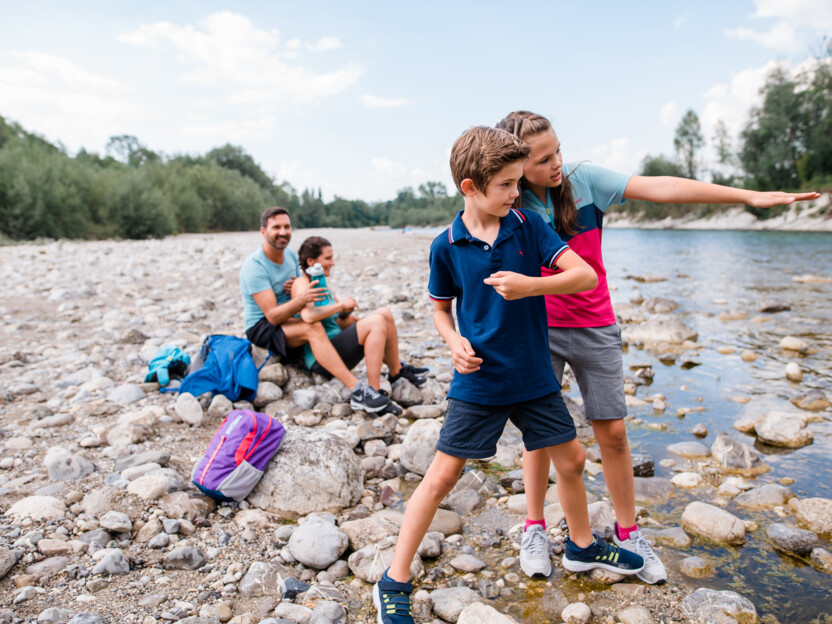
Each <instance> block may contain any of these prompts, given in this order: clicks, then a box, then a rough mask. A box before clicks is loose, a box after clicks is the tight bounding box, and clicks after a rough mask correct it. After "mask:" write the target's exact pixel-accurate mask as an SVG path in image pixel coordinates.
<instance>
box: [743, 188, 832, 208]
mask: <svg viewBox="0 0 832 624" xmlns="http://www.w3.org/2000/svg"><path fill="white" fill-rule="evenodd" d="M818 197H820V193H815V192H812V193H781V192H779V191H772V192H765V191H758V192H756V193H754V194H753V195H752V196H751V198H750V199H749V201H748V202H746V203H747V204H748V205H749V206H753V207H754V208H773V207H774V206H780V205H781V204H793V203H794V202H796V201H806V200H807V199H817V198H818Z"/></svg>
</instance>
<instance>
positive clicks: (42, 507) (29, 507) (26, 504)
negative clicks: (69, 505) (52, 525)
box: [6, 496, 66, 522]
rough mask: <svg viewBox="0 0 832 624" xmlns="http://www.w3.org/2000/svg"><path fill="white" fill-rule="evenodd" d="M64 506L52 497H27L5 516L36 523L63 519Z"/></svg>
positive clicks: (8, 510) (7, 511) (9, 509)
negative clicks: (28, 519)
mask: <svg viewBox="0 0 832 624" xmlns="http://www.w3.org/2000/svg"><path fill="white" fill-rule="evenodd" d="M65 512H66V505H64V504H63V502H61V501H60V500H58V499H57V498H55V497H53V496H27V497H26V498H23V499H21V500H19V501H17V502H16V503H15V504H14V505H12V506H11V507H9V508H8V509H7V510H6V515H7V516H16V517H18V518H20V519H22V518H30V519H31V520H34V521H36V522H40V521H43V520H58V519H60V518H63V517H64V513H65Z"/></svg>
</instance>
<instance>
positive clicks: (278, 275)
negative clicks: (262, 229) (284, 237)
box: [240, 247, 300, 329]
mask: <svg viewBox="0 0 832 624" xmlns="http://www.w3.org/2000/svg"><path fill="white" fill-rule="evenodd" d="M299 275H300V268H299V265H298V254H297V253H295V252H294V251H292V250H291V249H289V248H287V249H285V250H284V252H283V264H276V263H274V262H272V261H271V260H269V259H268V258H267V257H266V254H265V253H264V252H263V248H262V247H261V248H260V249H258V250H257V251H255V252H253V253H252V254H250V255H249V256H248V257H247V258H246V259H245V260H244V261H243V266H241V267H240V294H241V295H242V297H243V312H244V314H245V325H246V329H249V328H251V327H254V326H255V325H256V324H257V322H258V321H259V320H260V319H262V318H264V317H265V315H264V314H263V310H261V309H260V306H259V305H257V302H256V301H255V300H254V297H252V295H254V294H255V293H259V292H262V291H264V290H268V289H269V288H271V289H272V290H273V291H274V294H275V297H276V298H277V303H278V305H280V304H281V303H286V302H287V301H289V299H291V297H290V296H289V295H288V294H286V292H284V290H283V284H284V283H285V282H286V280H288V279H289V278H292V277H298V276H299Z"/></svg>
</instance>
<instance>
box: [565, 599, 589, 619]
mask: <svg viewBox="0 0 832 624" xmlns="http://www.w3.org/2000/svg"><path fill="white" fill-rule="evenodd" d="M560 617H561V618H562V619H563V621H564V622H565V624H587V623H588V622H589V620H590V618H591V617H592V611H591V610H590V608H589V606H588V605H587V604H586V603H583V602H573V603H572V604H570V605H568V606H567V607H566V608H565V609H564V610H563V611H561V612H560Z"/></svg>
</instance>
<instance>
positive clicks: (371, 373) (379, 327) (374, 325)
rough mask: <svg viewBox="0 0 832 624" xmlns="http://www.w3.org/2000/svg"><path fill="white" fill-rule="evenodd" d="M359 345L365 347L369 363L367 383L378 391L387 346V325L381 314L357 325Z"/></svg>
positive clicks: (374, 315) (373, 315) (369, 317)
mask: <svg viewBox="0 0 832 624" xmlns="http://www.w3.org/2000/svg"><path fill="white" fill-rule="evenodd" d="M355 327H356V330H357V331H358V343H359V344H360V345H362V346H363V347H364V359H365V360H366V362H367V383H369V384H370V385H371V386H372V387H373V388H375V389H376V390H378V389H379V388H380V387H381V364H382V362H383V360H384V350H385V347H386V345H387V323H386V321H385V320H384V317H383V316H382V315H380V314H375V313H373V314H370V315H369V316H366V317H364V318H362V319H359V320H358V322H357V323H356V324H355Z"/></svg>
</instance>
